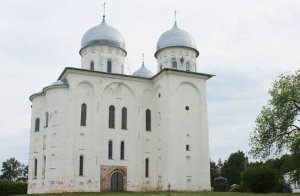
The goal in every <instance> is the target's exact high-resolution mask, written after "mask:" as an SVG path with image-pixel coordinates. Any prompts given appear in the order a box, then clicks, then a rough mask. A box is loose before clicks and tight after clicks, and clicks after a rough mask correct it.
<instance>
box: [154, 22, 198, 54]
mask: <svg viewBox="0 0 300 196" xmlns="http://www.w3.org/2000/svg"><path fill="white" fill-rule="evenodd" d="M173 46H181V47H187V48H191V49H194V50H195V52H196V56H199V51H198V50H197V47H196V42H195V40H194V38H193V37H192V36H191V35H190V34H189V33H188V32H186V31H184V30H182V29H179V28H178V26H177V23H176V22H175V24H174V26H173V27H172V29H170V30H168V31H166V32H164V33H163V34H162V35H161V36H160V38H159V39H158V42H157V45H156V52H155V54H154V56H155V57H156V56H157V53H158V51H160V50H161V49H164V48H168V47H173Z"/></svg>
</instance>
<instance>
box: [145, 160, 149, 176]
mask: <svg viewBox="0 0 300 196" xmlns="http://www.w3.org/2000/svg"><path fill="white" fill-rule="evenodd" d="M145 177H146V178H148V177H149V159H148V158H146V160H145Z"/></svg>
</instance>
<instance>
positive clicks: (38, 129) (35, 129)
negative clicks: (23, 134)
mask: <svg viewBox="0 0 300 196" xmlns="http://www.w3.org/2000/svg"><path fill="white" fill-rule="evenodd" d="M34 131H35V132H38V131H40V119H39V118H36V119H35V128H34Z"/></svg>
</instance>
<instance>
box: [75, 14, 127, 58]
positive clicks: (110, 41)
mask: <svg viewBox="0 0 300 196" xmlns="http://www.w3.org/2000/svg"><path fill="white" fill-rule="evenodd" d="M98 44H101V45H107V46H113V47H117V48H120V49H123V50H124V51H125V53H126V50H125V40H124V38H123V36H122V35H121V33H120V32H119V31H118V30H117V29H115V28H114V27H111V26H109V25H107V24H106V22H105V18H104V17H103V20H102V22H101V24H99V25H97V26H95V27H92V28H91V29H89V30H88V31H87V32H86V33H85V34H84V35H83V37H82V39H81V49H80V51H79V53H81V50H82V49H83V48H86V47H88V46H93V45H98Z"/></svg>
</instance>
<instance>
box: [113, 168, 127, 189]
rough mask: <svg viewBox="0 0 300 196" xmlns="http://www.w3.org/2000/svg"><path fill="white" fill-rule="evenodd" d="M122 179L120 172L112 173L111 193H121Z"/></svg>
mask: <svg viewBox="0 0 300 196" xmlns="http://www.w3.org/2000/svg"><path fill="white" fill-rule="evenodd" d="M123 186H124V178H123V175H122V174H121V173H120V172H114V173H113V174H112V175H111V179H110V187H111V191H123V190H124V187H123Z"/></svg>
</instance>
